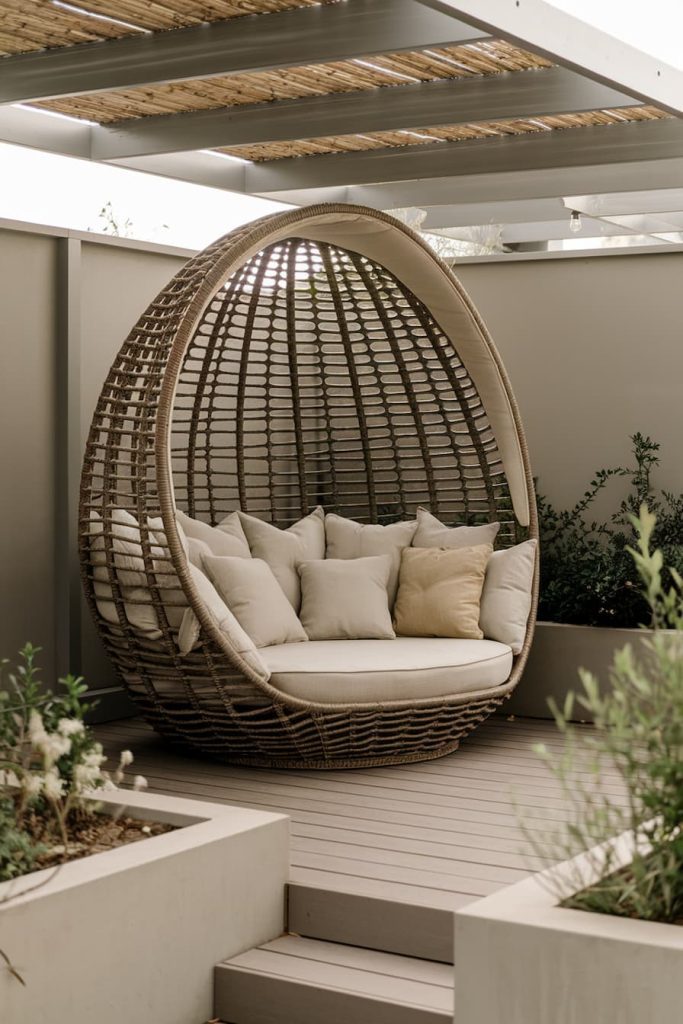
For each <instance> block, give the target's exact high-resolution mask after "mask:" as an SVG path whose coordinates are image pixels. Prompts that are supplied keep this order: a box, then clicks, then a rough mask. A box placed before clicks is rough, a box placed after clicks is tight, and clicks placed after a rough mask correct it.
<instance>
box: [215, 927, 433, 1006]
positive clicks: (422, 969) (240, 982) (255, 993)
mask: <svg viewBox="0 0 683 1024" xmlns="http://www.w3.org/2000/svg"><path fill="white" fill-rule="evenodd" d="M215 1014H216V1016H217V1017H219V1018H220V1020H221V1021H225V1022H229V1024H321V1022H323V1024H350V1022H353V1024H447V1022H448V1024H451V1022H452V1020H453V968H452V967H450V966H448V965H446V964H437V963H432V962H430V961H426V960H417V959H414V958H412V957H407V956H397V955H395V954H392V953H381V952H377V951H375V950H370V949H360V948H357V947H355V946H346V945H340V944H339V943H335V942H321V941H319V940H317V939H307V938H302V937H300V936H295V935H284V936H282V937H281V938H279V939H275V941H273V942H268V943H266V944H265V945H263V946H259V947H258V948H257V949H252V950H249V951H248V952H247V953H241V954H240V955H239V956H236V957H234V958H233V959H232V960H226V961H225V962H224V963H221V964H218V966H217V967H216V971H215Z"/></svg>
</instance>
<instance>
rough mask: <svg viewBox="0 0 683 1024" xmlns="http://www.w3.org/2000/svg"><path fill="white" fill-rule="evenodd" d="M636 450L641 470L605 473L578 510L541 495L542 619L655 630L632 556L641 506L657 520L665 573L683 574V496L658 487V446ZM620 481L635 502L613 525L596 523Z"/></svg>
mask: <svg viewBox="0 0 683 1024" xmlns="http://www.w3.org/2000/svg"><path fill="white" fill-rule="evenodd" d="M631 443H632V452H633V458H634V465H633V466H631V467H630V468H624V467H616V468H613V469H601V470H599V471H598V472H597V473H596V474H595V476H594V478H593V479H592V480H591V482H590V486H589V488H588V490H587V491H586V492H585V494H584V495H583V497H582V498H581V500H580V501H578V502H577V503H576V505H575V506H574V507H573V508H572V509H567V510H562V511H558V510H557V509H556V508H555V507H554V506H553V505H552V504H551V503H550V502H549V501H548V499H547V498H545V497H543V496H542V495H539V498H538V511H539V524H540V535H541V585H540V599H539V618H541V619H545V620H547V621H550V622H565V623H572V624H574V625H582V626H615V627H627V628H635V627H638V626H640V625H643V624H648V619H649V616H650V609H649V607H648V603H647V601H646V599H645V597H644V595H643V593H642V590H641V588H640V586H639V583H638V575H637V572H636V568H635V565H634V562H633V559H632V557H631V555H630V552H629V549H630V548H632V547H634V546H635V544H636V543H637V535H636V532H635V529H634V526H633V519H634V516H637V514H638V510H639V509H640V507H641V505H645V506H646V507H647V509H648V510H649V511H650V512H652V513H653V514H654V515H655V516H656V524H655V526H654V534H653V538H652V543H653V546H654V547H656V548H658V549H659V550H661V551H662V553H663V556H664V560H665V564H666V565H669V566H672V567H673V568H674V569H676V570H678V571H679V572H683V495H674V494H672V493H670V492H668V491H663V492H657V491H655V489H654V487H653V484H652V473H653V470H655V469H656V468H657V467H658V465H659V462H660V459H659V448H660V446H659V444H657V443H656V442H655V441H653V440H652V439H651V438H650V437H646V436H643V435H642V434H634V435H633V436H632V437H631ZM615 477H623V478H626V479H627V480H628V481H629V484H630V490H629V493H628V495H627V496H626V497H625V498H624V499H623V500H622V501H621V503H620V504H619V507H618V508H617V510H616V511H615V512H614V514H613V515H612V516H611V518H610V519H609V521H608V522H606V523H598V522H595V521H590V520H589V519H588V513H589V510H590V508H591V506H592V505H593V503H594V501H595V499H596V498H597V496H598V494H600V493H601V492H602V491H603V490H604V489H605V488H606V487H607V485H608V484H609V482H610V481H611V480H613V478H615ZM667 579H670V577H668V576H667V574H666V573H665V583H666V581H667Z"/></svg>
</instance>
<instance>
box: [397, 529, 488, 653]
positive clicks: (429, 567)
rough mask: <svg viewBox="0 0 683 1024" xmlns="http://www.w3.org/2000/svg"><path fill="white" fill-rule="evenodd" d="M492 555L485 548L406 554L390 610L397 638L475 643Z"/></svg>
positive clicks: (411, 550)
mask: <svg viewBox="0 0 683 1024" xmlns="http://www.w3.org/2000/svg"><path fill="white" fill-rule="evenodd" d="M492 550H493V549H492V548H491V545H490V544H478V545H476V546H474V547H469V548H451V549H447V548H446V549H444V548H406V549H405V551H404V552H403V555H402V556H401V572H400V575H399V584H398V595H397V597H396V606H395V608H394V625H395V627H396V632H397V634H398V635H399V636H425V637H427V636H442V637H460V638H462V639H465V640H481V639H482V638H483V636H484V634H483V632H482V631H481V629H480V627H479V604H480V601H481V592H482V588H483V586H484V577H485V575H486V565H487V562H488V560H489V558H490V557H491V552H492Z"/></svg>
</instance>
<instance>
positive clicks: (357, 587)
mask: <svg viewBox="0 0 683 1024" xmlns="http://www.w3.org/2000/svg"><path fill="white" fill-rule="evenodd" d="M391 568H392V559H391V556H390V555H378V556H376V557H374V558H353V559H341V558H326V559H324V560H321V561H315V562H304V563H303V564H302V565H300V566H299V572H300V574H301V596H302V600H301V622H302V625H303V627H304V629H305V630H306V633H307V634H308V639H309V640H393V638H394V637H395V636H396V634H395V633H394V628H393V626H392V624H391V613H390V612H389V598H388V596H387V584H388V582H389V575H390V573H391Z"/></svg>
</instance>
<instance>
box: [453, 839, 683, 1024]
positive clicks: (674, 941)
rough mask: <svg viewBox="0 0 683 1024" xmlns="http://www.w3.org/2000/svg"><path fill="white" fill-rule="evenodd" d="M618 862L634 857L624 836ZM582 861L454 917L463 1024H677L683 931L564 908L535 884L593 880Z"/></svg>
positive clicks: (588, 864)
mask: <svg viewBox="0 0 683 1024" xmlns="http://www.w3.org/2000/svg"><path fill="white" fill-rule="evenodd" d="M614 845H615V846H616V848H617V861H616V863H617V864H620V865H626V864H628V863H629V861H630V859H631V857H632V843H631V841H630V839H629V838H628V837H620V839H618V840H616V841H615V843H614ZM593 864H594V861H593V860H592V859H591V857H590V855H584V856H582V857H580V858H577V859H576V860H575V861H570V862H567V863H565V864H561V865H558V866H557V867H555V868H551V869H550V870H549V871H547V872H544V875H543V876H540V875H534V876H533V877H531V878H528V879H526V880H525V881H523V882H518V883H517V884H516V885H512V886H510V887H508V888H507V889H503V890H501V891H500V892H497V893H495V894H494V895H493V896H488V897H486V899H483V900H479V901H477V902H476V903H474V904H472V905H471V906H469V907H466V908H465V909H464V910H461V911H458V912H457V913H456V925H455V963H456V981H455V1005H456V1008H457V1012H456V1019H457V1022H458V1024H673V1021H676V1020H678V1019H679V1017H680V1013H681V995H682V993H683V927H678V926H676V925H670V924H656V923H653V922H650V921H635V920H631V919H629V918H621V917H612V916H609V915H606V914H593V913H588V912H586V911H581V910H568V909H565V908H563V907H560V906H558V897H557V896H556V895H553V892H555V891H556V889H552V890H550V889H549V888H548V885H547V881H546V884H543V883H542V882H541V881H540V880H539V879H541V878H542V877H546V879H547V877H548V876H556V877H557V878H559V879H560V880H562V879H564V880H565V881H566V879H568V878H574V877H575V874H574V871H575V870H576V866H577V865H578V866H579V868H580V870H581V873H582V876H583V877H584V879H585V880H586V881H587V882H590V881H591V878H592V879H593V880H594V879H595V873H594V872H593V870H592V865H593Z"/></svg>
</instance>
